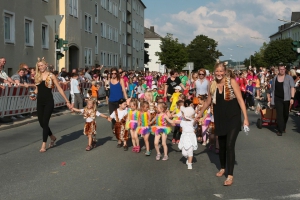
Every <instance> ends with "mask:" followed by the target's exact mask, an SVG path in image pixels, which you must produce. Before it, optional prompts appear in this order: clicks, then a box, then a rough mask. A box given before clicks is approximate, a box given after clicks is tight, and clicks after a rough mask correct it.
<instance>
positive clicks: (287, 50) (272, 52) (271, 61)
mask: <svg viewBox="0 0 300 200" xmlns="http://www.w3.org/2000/svg"><path fill="white" fill-rule="evenodd" d="M292 42H293V40H292V39H290V38H288V39H283V40H274V41H271V42H270V43H269V45H268V46H267V48H266V49H265V51H264V61H265V62H266V63H267V64H268V65H277V64H278V63H280V62H282V63H284V64H288V63H293V62H294V61H295V60H297V53H296V52H295V51H293V49H292V48H293V45H292Z"/></svg>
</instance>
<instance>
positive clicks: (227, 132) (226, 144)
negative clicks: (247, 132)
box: [200, 63, 249, 186]
mask: <svg viewBox="0 0 300 200" xmlns="http://www.w3.org/2000/svg"><path fill="white" fill-rule="evenodd" d="M214 74H215V81H212V83H211V85H210V92H209V93H208V98H207V100H206V102H205V105H204V106H203V108H202V109H201V113H200V116H201V114H202V113H203V111H204V110H205V109H206V108H207V107H208V106H210V105H211V103H213V110H214V122H215V134H216V136H218V141H219V145H220V149H219V150H220V151H219V159H220V163H221V169H220V171H219V172H218V173H217V174H216V176H218V177H222V176H223V175H224V173H225V169H226V164H227V169H228V172H227V174H228V177H227V179H226V180H225V182H224V185H225V186H230V185H232V183H233V168H234V163H235V142H236V139H237V136H238V134H239V132H240V130H241V126H242V124H241V121H242V119H241V111H242V112H243V116H244V123H243V125H244V126H249V121H248V116H247V111H246V106H245V103H244V100H243V97H242V94H241V91H240V88H239V85H238V83H237V82H236V80H235V79H233V78H232V77H229V76H227V75H226V66H225V64H223V63H217V64H216V65H215V73H214Z"/></svg>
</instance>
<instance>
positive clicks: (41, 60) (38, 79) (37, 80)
mask: <svg viewBox="0 0 300 200" xmlns="http://www.w3.org/2000/svg"><path fill="white" fill-rule="evenodd" d="M39 63H43V64H44V65H46V66H47V62H46V60H45V58H44V57H42V58H38V59H37V62H36V64H35V72H36V73H35V76H34V82H35V84H39V83H40V82H42V81H43V77H42V74H41V72H40V70H39Z"/></svg>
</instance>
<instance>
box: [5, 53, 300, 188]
mask: <svg viewBox="0 0 300 200" xmlns="http://www.w3.org/2000/svg"><path fill="white" fill-rule="evenodd" d="M5 63H6V62H5V58H1V59H0V74H1V75H0V78H1V81H2V83H4V84H6V85H7V86H12V85H13V84H14V85H15V86H19V85H21V84H23V85H21V86H25V87H26V86H31V85H33V86H35V88H36V89H35V92H34V93H35V94H36V96H31V97H30V98H31V99H32V100H37V105H38V106H37V112H38V118H39V122H40V125H41V127H42V128H43V143H42V147H41V149H40V152H46V142H47V138H48V137H50V138H51V142H50V145H49V147H50V148H51V147H53V146H54V144H55V141H56V137H55V136H54V135H53V134H52V132H51V130H50V128H49V120H50V117H51V114H52V111H53V107H54V106H53V96H52V92H51V89H52V88H53V87H57V88H58V91H59V92H60V94H61V95H62V97H63V98H64V99H65V101H66V102H67V106H68V107H69V108H70V109H71V110H72V111H74V112H78V113H80V114H82V115H83V117H84V119H85V121H86V123H85V126H84V129H83V130H84V131H83V132H84V134H85V135H86V136H87V137H88V145H87V147H86V149H85V150H86V151H90V150H92V149H93V148H95V147H96V145H97V139H96V129H97V128H96V121H95V118H96V117H97V116H101V117H103V118H105V119H107V120H108V121H110V122H111V124H112V132H113V133H114V134H115V136H116V138H117V147H118V148H121V147H123V149H124V150H125V151H128V149H129V146H128V140H129V139H131V143H132V152H134V153H139V152H141V151H142V150H145V155H146V156H150V155H151V153H152V152H151V144H150V141H151V140H150V139H149V138H150V137H154V138H153V139H154V144H153V146H154V148H155V151H156V156H155V159H156V160H157V161H159V160H163V161H166V160H168V159H169V157H168V146H167V137H168V135H169V134H170V133H172V144H173V145H178V148H179V149H180V150H181V151H182V155H183V156H184V157H186V159H187V161H186V164H187V168H188V169H192V160H193V151H195V150H197V148H198V144H199V143H200V144H202V145H203V146H208V148H209V149H210V150H212V151H215V153H217V154H219V160H220V164H221V169H220V170H219V172H218V173H216V176H217V177H222V176H223V175H224V174H225V170H227V174H228V177H227V179H226V180H225V181H224V185H225V186H229V185H232V183H233V168H234V162H235V142H236V139H237V136H238V134H239V132H240V131H241V128H242V127H243V126H244V127H246V128H248V126H249V122H248V116H247V109H248V110H249V111H254V110H255V105H256V103H257V102H258V101H259V102H261V103H265V104H266V106H268V107H271V106H275V109H276V111H277V112H276V113H277V116H276V118H277V135H278V136H281V135H282V133H284V132H285V129H286V123H287V120H288V116H289V111H290V110H291V108H297V107H299V106H300V105H299V102H300V95H299V93H298V89H297V88H298V87H299V82H300V69H295V68H291V69H287V68H286V67H285V66H284V65H283V64H279V65H278V67H271V68H268V69H267V68H263V67H260V68H259V69H256V67H253V68H249V69H248V70H242V71H240V70H239V71H235V70H231V69H228V68H227V66H226V63H217V64H216V65H215V68H214V70H213V71H212V72H209V71H208V70H206V69H199V70H197V71H194V72H191V73H189V74H188V73H187V72H186V71H180V72H177V71H170V72H169V73H160V72H149V71H146V72H144V71H134V70H129V71H125V70H123V69H121V68H120V69H118V68H109V69H108V68H104V67H103V66H96V67H93V68H91V69H90V68H85V69H73V70H72V71H71V72H66V70H65V69H64V68H62V69H61V71H60V72H58V71H53V69H51V67H49V66H48V65H47V63H46V61H45V60H44V59H39V60H38V62H37V64H36V67H35V68H34V69H33V68H28V66H27V65H26V64H21V65H20V69H19V70H18V72H17V73H16V74H15V75H13V76H12V77H8V76H7V75H6V74H5V72H4V71H3V68H4V65H5ZM25 77H26V78H25ZM59 82H61V83H70V86H71V95H70V98H69V97H66V96H65V94H64V92H63V91H62V89H61V88H60V85H59ZM83 82H89V83H91V88H90V89H89V91H88V93H87V96H83V94H82V92H83V91H82V89H81V88H80V83H83ZM100 90H102V93H103V94H104V97H105V98H106V102H107V104H108V108H109V115H104V114H102V113H100V112H99V111H97V104H98V103H99V98H100V94H101V92H100V93H99V91H100ZM69 99H71V102H70V101H69ZM84 102H85V103H84ZM84 104H85V105H86V106H85V107H84ZM242 119H243V120H242ZM152 135H153V136H152ZM140 137H142V138H143V140H140ZM160 147H162V149H163V152H161V151H160Z"/></svg>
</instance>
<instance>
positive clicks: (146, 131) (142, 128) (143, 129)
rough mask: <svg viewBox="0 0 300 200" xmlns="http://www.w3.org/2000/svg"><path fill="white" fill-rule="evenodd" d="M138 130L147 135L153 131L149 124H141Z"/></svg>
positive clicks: (139, 132)
mask: <svg viewBox="0 0 300 200" xmlns="http://www.w3.org/2000/svg"><path fill="white" fill-rule="evenodd" d="M136 130H137V133H138V134H141V135H147V134H149V133H150V132H151V128H150V127H149V126H139V127H137V129H136Z"/></svg>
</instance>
